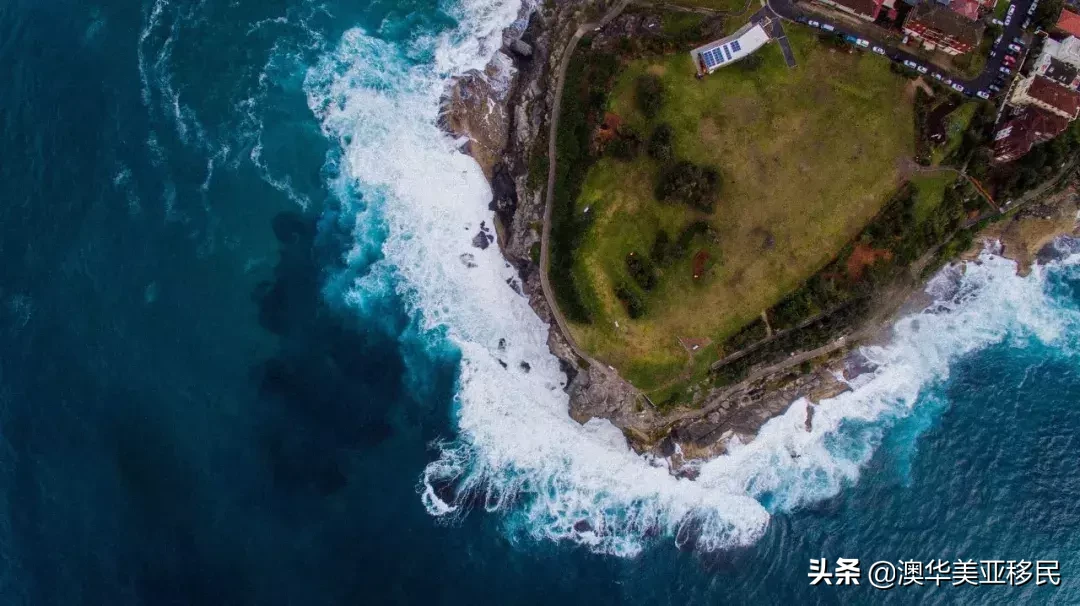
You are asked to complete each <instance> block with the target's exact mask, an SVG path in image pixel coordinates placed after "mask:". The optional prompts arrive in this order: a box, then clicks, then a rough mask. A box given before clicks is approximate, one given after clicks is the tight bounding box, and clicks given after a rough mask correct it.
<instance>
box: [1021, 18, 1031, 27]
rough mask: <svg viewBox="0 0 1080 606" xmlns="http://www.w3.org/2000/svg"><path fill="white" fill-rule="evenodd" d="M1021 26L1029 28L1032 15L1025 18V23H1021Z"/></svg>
mask: <svg viewBox="0 0 1080 606" xmlns="http://www.w3.org/2000/svg"><path fill="white" fill-rule="evenodd" d="M1020 27H1023V28H1024V29H1027V28H1029V27H1031V17H1028V18H1027V19H1024V24H1023V25H1021V26H1020Z"/></svg>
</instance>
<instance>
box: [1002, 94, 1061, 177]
mask: <svg viewBox="0 0 1080 606" xmlns="http://www.w3.org/2000/svg"><path fill="white" fill-rule="evenodd" d="M1068 126H1069V121H1068V120H1067V119H1065V118H1062V117H1061V116H1059V115H1057V114H1052V113H1050V112H1047V111H1043V110H1041V109H1039V108H1037V107H1034V106H1031V105H1027V106H1024V107H1023V108H1021V109H1020V111H1019V112H1018V113H1017V114H1016V116H1014V117H1013V118H1012V119H1011V120H1009V121H1008V122H1006V123H1005V124H1003V125H1002V127H1001V128H1000V129H999V130H998V131H997V133H995V135H994V162H997V163H1005V162H1012V161H1013V160H1016V159H1018V158H1020V157H1022V156H1023V155H1024V154H1026V153H1028V152H1029V151H1031V148H1032V147H1034V146H1035V145H1037V144H1039V143H1045V142H1046V141H1049V140H1050V139H1053V138H1054V137H1056V136H1058V135H1059V134H1061V133H1062V132H1063V131H1064V130H1065V128H1066V127H1068Z"/></svg>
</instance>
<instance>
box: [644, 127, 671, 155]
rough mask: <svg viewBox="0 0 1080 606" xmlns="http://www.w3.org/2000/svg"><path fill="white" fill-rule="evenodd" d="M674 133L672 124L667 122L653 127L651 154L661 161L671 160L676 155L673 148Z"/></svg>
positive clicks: (650, 138) (650, 140)
mask: <svg viewBox="0 0 1080 606" xmlns="http://www.w3.org/2000/svg"><path fill="white" fill-rule="evenodd" d="M673 135H674V131H672V129H671V125H670V124H667V123H666V122H665V123H662V124H660V125H659V126H657V127H656V128H655V129H653V132H652V136H650V137H649V155H650V156H651V157H653V158H655V159H657V160H659V161H660V162H667V161H668V160H670V159H671V158H672V156H673V155H674V154H673V151H672V149H671V140H672V138H673Z"/></svg>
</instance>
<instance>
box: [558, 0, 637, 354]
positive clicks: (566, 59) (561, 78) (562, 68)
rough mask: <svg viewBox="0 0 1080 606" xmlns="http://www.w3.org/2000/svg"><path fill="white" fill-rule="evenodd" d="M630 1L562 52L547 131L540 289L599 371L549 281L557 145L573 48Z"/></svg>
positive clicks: (582, 29)
mask: <svg viewBox="0 0 1080 606" xmlns="http://www.w3.org/2000/svg"><path fill="white" fill-rule="evenodd" d="M630 1H631V0H619V2H618V3H617V4H616V5H615V6H613V7H611V9H610V10H608V12H607V13H605V14H604V16H603V17H601V18H600V20H599V21H596V22H593V23H584V24H582V25H581V26H579V27H578V28H577V31H575V32H574V35H573V37H571V38H570V42H569V43H568V44H567V45H566V50H565V51H564V52H563V56H562V61H561V62H560V63H559V72H558V74H556V76H555V78H556V79H555V100H554V103H553V104H552V106H551V125H550V131H549V132H548V177H547V190H546V191H545V192H544V229H543V232H542V233H541V236H540V287H541V289H542V290H543V291H544V298H546V299H547V302H548V307H550V308H551V315H552V317H553V318H555V323H556V324H558V325H559V330H561V331H562V334H563V336H564V337H565V338H566V342H567V343H568V344H569V345H570V349H572V350H573V351H574V354H575V355H577V356H578V357H579V358H581V359H583V360H585V361H586V362H588V363H589V364H591V365H593V366H595V367H596V368H598V369H610V367H609V366H607V365H605V364H601V363H600V362H597V361H596V360H594V359H593V358H592V357H590V356H589V355H588V354H587V353H585V352H584V351H583V350H582V349H581V348H580V347H578V344H577V342H576V341H574V336H573V335H572V334H570V326H569V324H567V322H566V318H565V317H563V315H562V312H561V311H560V310H559V304H558V301H556V300H555V292H554V291H553V290H552V288H551V282H550V281H549V280H548V265H549V264H550V254H551V243H550V240H551V209H552V207H553V206H554V205H555V168H556V166H555V164H556V160H557V157H556V147H557V146H556V143H557V141H558V133H559V112H560V111H561V109H562V96H563V84H564V83H565V82H566V70H567V68H569V67H570V60H571V58H572V57H573V56H574V49H575V48H577V44H578V42H580V41H581V38H582V37H583V36H584V35H585V34H587V33H589V32H590V31H593V30H596V29H599V28H601V27H603V26H605V25H607V24H608V23H609V22H611V20H612V19H614V18H615V17H618V16H619V14H620V13H622V12H623V10H624V9H626V7H627V6H628V5H629V4H630ZM611 370H613V369H611Z"/></svg>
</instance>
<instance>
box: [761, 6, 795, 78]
mask: <svg viewBox="0 0 1080 606" xmlns="http://www.w3.org/2000/svg"><path fill="white" fill-rule="evenodd" d="M750 20H751V21H753V22H754V23H760V24H761V25H762V27H764V28H765V31H766V32H768V33H769V37H770V38H772V39H773V40H776V42H777V44H779V45H780V52H782V53H783V54H784V63H787V66H788V67H795V66H796V62H795V53H794V52H793V51H792V50H791V43H790V42H789V41H788V38H787V32H785V31H784V23H783V21H782V20H781V19H780V15H777V14H776V13H774V12H773V10H772V9H771V8H769V7H768V5H766V6H763V7H761V10H759V11H758V12H756V13H754V14H753V15H752V16H751V17H750Z"/></svg>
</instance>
